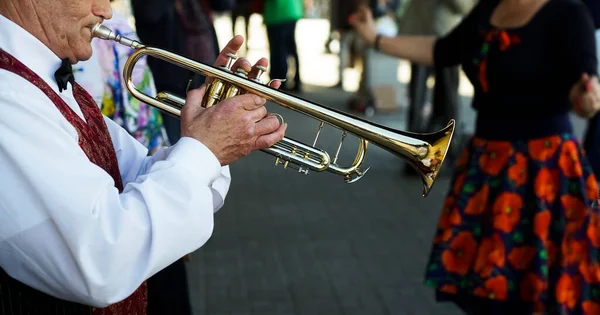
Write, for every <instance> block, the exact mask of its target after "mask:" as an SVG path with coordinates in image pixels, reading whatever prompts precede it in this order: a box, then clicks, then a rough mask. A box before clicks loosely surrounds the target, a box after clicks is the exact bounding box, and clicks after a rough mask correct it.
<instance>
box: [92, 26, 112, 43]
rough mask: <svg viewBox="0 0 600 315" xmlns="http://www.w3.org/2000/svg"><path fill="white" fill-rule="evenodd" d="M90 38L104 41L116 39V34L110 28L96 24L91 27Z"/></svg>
mask: <svg viewBox="0 0 600 315" xmlns="http://www.w3.org/2000/svg"><path fill="white" fill-rule="evenodd" d="M92 36H94V37H98V38H101V39H106V40H114V39H116V34H115V33H114V32H113V31H112V30H111V29H110V28H108V27H106V26H104V25H102V24H96V25H94V27H92Z"/></svg>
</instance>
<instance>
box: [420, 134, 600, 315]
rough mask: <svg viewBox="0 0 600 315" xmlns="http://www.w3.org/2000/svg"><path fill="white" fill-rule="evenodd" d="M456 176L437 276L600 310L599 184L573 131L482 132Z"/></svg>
mask: <svg viewBox="0 0 600 315" xmlns="http://www.w3.org/2000/svg"><path fill="white" fill-rule="evenodd" d="M451 183H452V186H451V189H450V191H449V193H448V195H447V197H446V199H445V202H444V206H443V210H442V213H441V216H440V219H439V222H438V226H437V231H436V234H435V238H434V244H433V248H432V252H431V257H430V260H429V263H428V265H427V270H426V282H427V284H428V285H429V286H432V287H434V288H436V289H437V291H438V292H439V293H443V294H445V295H451V296H457V297H458V296H469V297H473V298H475V299H480V298H484V299H489V300H494V301H498V302H503V301H504V302H514V301H517V302H527V305H530V306H531V308H532V309H533V310H535V311H536V312H540V313H543V314H600V211H599V210H597V209H594V208H592V206H591V205H592V203H593V202H594V201H595V200H596V199H598V185H597V182H596V178H595V177H594V175H593V173H592V170H591V167H590V166H589V163H588V161H587V159H586V158H585V157H584V154H583V152H582V149H581V146H580V144H579V142H578V140H577V139H576V138H575V136H574V135H572V134H560V135H554V136H550V137H545V138H540V139H535V140H528V141H496V140H494V141H489V140H484V139H482V138H478V137H474V138H473V139H472V140H471V141H470V143H469V144H468V146H467V148H466V149H465V150H464V152H463V154H462V156H461V158H460V159H459V161H458V162H457V166H456V169H455V173H454V175H453V178H452V182H451Z"/></svg>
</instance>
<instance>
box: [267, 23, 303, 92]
mask: <svg viewBox="0 0 600 315" xmlns="http://www.w3.org/2000/svg"><path fill="white" fill-rule="evenodd" d="M296 24H297V22H296V21H292V22H286V23H282V24H277V25H269V26H267V35H268V38H269V49H270V55H271V56H270V63H271V70H270V72H269V76H270V77H271V79H285V78H287V74H288V62H287V59H288V57H289V56H291V57H293V58H294V61H295V62H296V73H295V75H294V87H295V88H297V87H299V86H300V69H299V68H300V62H299V59H298V47H297V46H296ZM282 88H285V85H284V86H282Z"/></svg>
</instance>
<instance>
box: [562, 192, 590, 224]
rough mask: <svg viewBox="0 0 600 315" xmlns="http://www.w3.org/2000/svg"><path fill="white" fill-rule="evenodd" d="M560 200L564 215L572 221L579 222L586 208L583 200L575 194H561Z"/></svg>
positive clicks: (582, 218)
mask: <svg viewBox="0 0 600 315" xmlns="http://www.w3.org/2000/svg"><path fill="white" fill-rule="evenodd" d="M560 202H561V203H562V206H563V208H564V209H565V217H566V218H567V220H569V221H571V222H574V223H578V224H579V223H581V222H582V221H583V220H584V219H585V216H586V212H587V208H586V206H585V203H583V201H582V200H581V199H579V198H577V197H575V196H571V195H563V196H562V197H560Z"/></svg>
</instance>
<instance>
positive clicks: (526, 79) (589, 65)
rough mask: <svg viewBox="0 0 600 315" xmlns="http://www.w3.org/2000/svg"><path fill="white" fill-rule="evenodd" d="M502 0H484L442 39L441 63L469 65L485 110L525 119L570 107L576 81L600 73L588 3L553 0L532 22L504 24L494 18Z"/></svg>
mask: <svg viewBox="0 0 600 315" xmlns="http://www.w3.org/2000/svg"><path fill="white" fill-rule="evenodd" d="M499 1H500V0H486V1H480V2H479V4H478V5H477V6H476V7H475V8H474V9H473V11H472V12H471V13H470V14H469V15H468V16H467V17H466V18H465V19H464V20H463V21H462V22H461V24H459V25H458V26H457V27H456V28H455V29H454V30H453V31H451V32H450V33H449V34H448V35H446V36H444V37H443V38H440V39H438V40H437V41H436V44H435V48H434V62H435V64H436V65H437V66H453V65H458V64H460V65H462V66H463V70H464V72H465V74H466V75H467V77H468V78H469V80H470V81H471V83H472V84H473V86H474V91H475V95H474V97H473V103H472V106H473V108H474V109H475V110H476V111H477V112H478V114H479V116H485V117H490V118H498V119H511V120H512V119H519V120H521V119H529V118H540V117H544V116H552V115H557V114H563V113H565V112H568V111H569V110H570V109H571V104H570V102H569V98H568V96H569V90H570V89H571V87H572V86H573V84H575V82H577V80H578V79H579V78H580V77H581V75H582V73H584V72H585V73H588V74H590V75H596V74H597V59H596V58H597V57H596V44H595V37H594V23H593V21H592V19H591V16H590V14H589V11H588V9H587V8H586V7H585V6H584V5H583V4H582V3H581V1H579V0H549V1H548V2H547V3H546V4H544V6H543V7H542V8H541V9H540V10H539V11H538V12H537V13H536V14H535V15H534V17H533V18H532V19H531V20H530V22H529V23H528V24H527V25H525V26H522V27H518V28H505V29H500V28H497V27H494V26H492V25H491V23H490V18H491V15H492V12H493V10H494V8H495V7H496V6H497V5H498V3H499Z"/></svg>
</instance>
